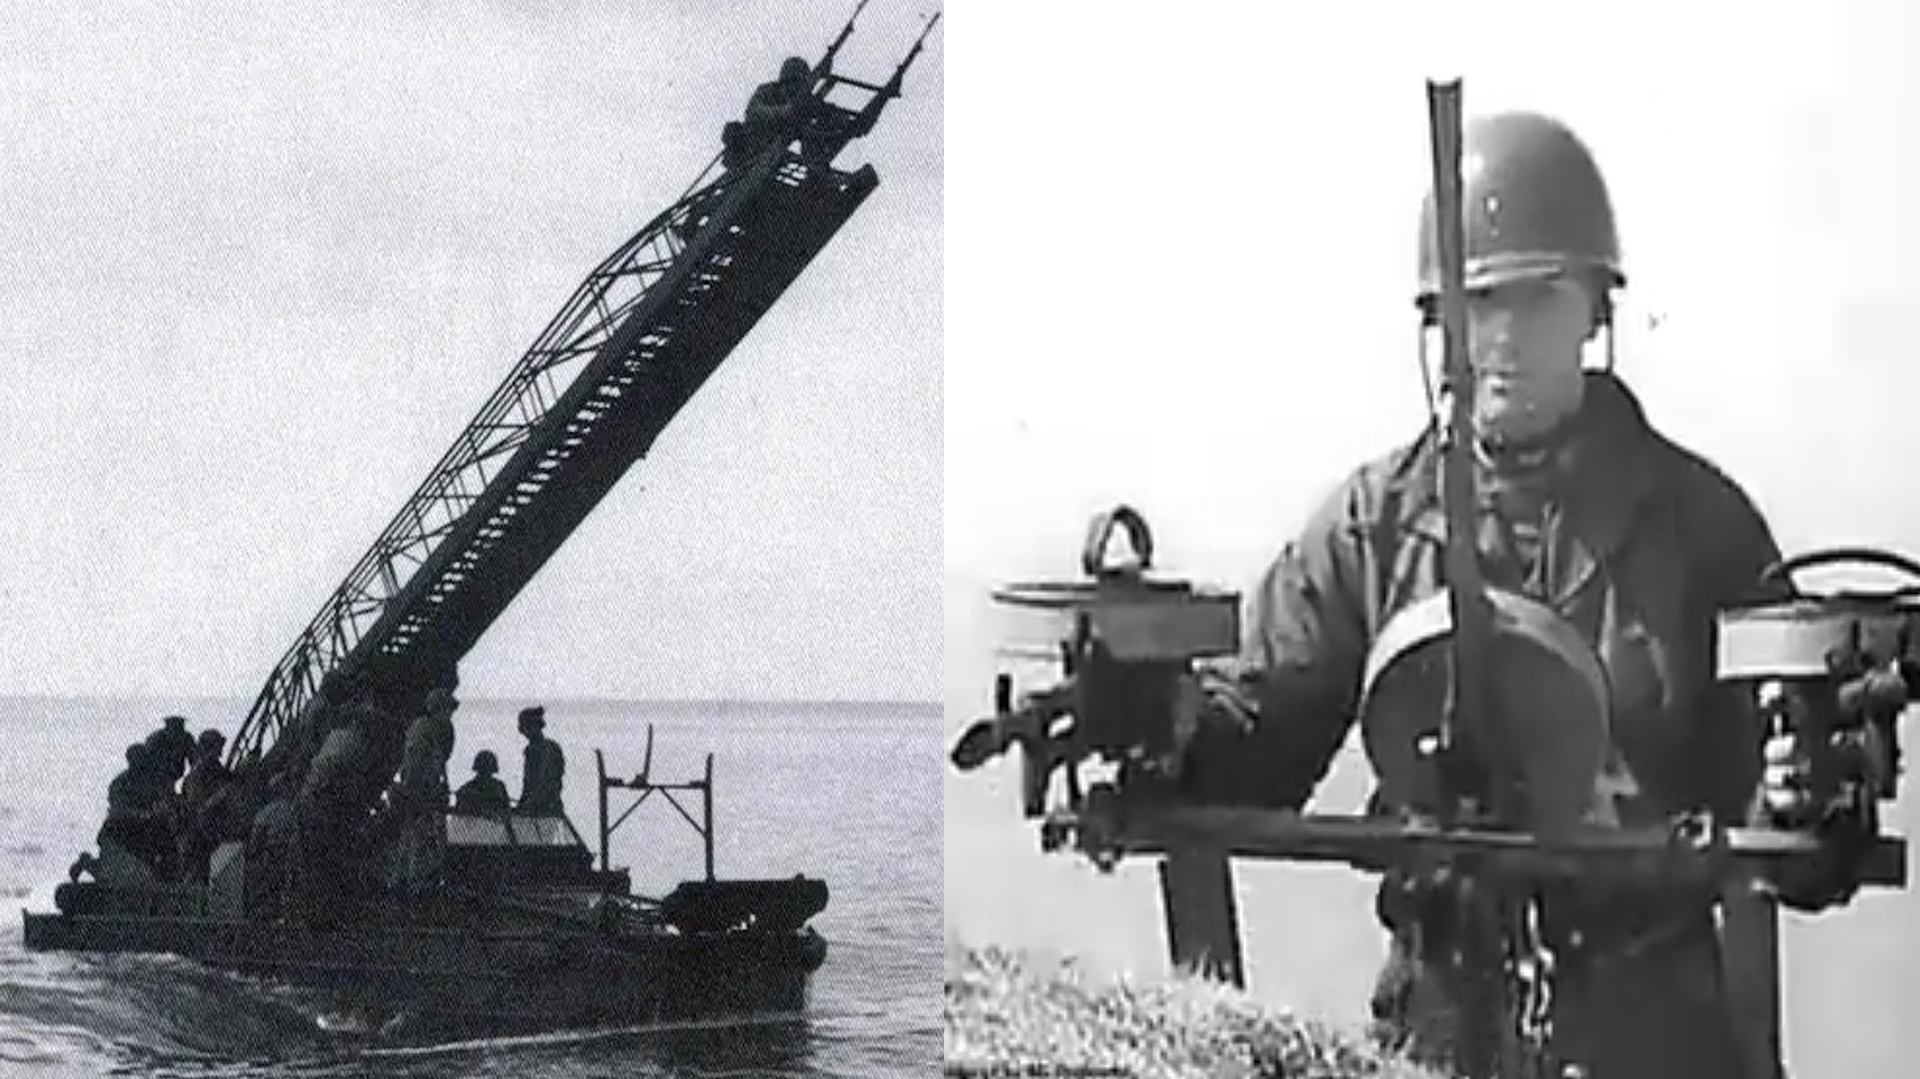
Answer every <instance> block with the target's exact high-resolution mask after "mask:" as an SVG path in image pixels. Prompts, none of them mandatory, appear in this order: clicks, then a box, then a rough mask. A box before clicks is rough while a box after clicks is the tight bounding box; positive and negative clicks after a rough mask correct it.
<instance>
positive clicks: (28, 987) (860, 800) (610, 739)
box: [0, 698, 942, 1079]
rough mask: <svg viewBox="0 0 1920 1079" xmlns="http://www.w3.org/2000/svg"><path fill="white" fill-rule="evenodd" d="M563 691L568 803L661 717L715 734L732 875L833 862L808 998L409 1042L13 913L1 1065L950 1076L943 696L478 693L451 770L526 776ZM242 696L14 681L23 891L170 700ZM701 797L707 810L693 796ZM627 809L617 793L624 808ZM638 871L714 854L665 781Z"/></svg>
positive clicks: (688, 762)
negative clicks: (945, 1071)
mask: <svg viewBox="0 0 1920 1079" xmlns="http://www.w3.org/2000/svg"><path fill="white" fill-rule="evenodd" d="M531 703H543V704H545V705H546V707H547V732H548V735H549V736H550V737H552V738H554V739H555V740H557V741H559V742H560V743H561V745H562V747H563V748H564V749H565V750H566V754H567V773H568V785H567V790H566V799H567V810H568V813H569V815H570V816H571V817H572V818H573V820H574V822H575V824H576V825H577V826H578V827H579V828H580V830H581V832H582V834H583V835H586V836H588V837H589V842H592V837H593V836H594V835H595V834H597V833H596V832H595V831H594V829H595V827H596V825H595V822H596V820H597V814H598V809H597V803H596V801H595V798H594V788H593V780H592V777H593V774H594V771H593V769H594V764H593V751H594V750H595V749H596V748H597V749H600V750H602V751H604V752H605V754H606V758H607V770H608V771H609V772H611V773H614V774H620V775H632V774H633V773H635V772H637V771H639V768H640V762H641V756H642V753H643V751H644V746H645V739H646V729H647V726H648V724H649V723H651V724H653V726H654V728H655V745H654V756H653V769H654V775H655V777H656V778H660V779H669V780H672V779H692V778H695V777H696V776H697V775H698V774H699V772H700V769H701V767H702V765H703V761H704V757H705V755H706V754H707V753H708V752H711V753H713V754H714V758H715V759H714V769H715V776H714V780H715V790H716V793H715V808H714V816H715V821H716V824H717V831H718V837H717V840H716V850H715V861H716V870H717V873H718V875H719V876H721V877H723V878H726V877H787V876H792V875H793V874H794V873H806V874H807V875H809V876H814V877H819V878H822V879H824V880H825V881H826V882H827V885H828V887H829V888H830V889H831V892H832V898H831V900H830V902H829V904H828V906H827V909H826V910H825V911H824V912H822V913H821V914H820V915H819V916H818V917H816V918H815V919H814V922H813V924H814V925H815V926H816V927H817V928H818V929H819V930H820V932H821V933H822V934H823V935H824V936H825V937H826V938H827V941H828V952H827V959H826V962H825V964H824V965H823V966H822V967H821V968H820V970H819V971H817V972H816V973H815V975H814V978H813V982H812V986H811V989H810V997H809V1000H808V1004H807V1007H806V1009H805V1011H804V1013H803V1014H800V1015H770V1016H759V1017H753V1018H750V1019H748V1020H744V1021H729V1022H725V1023H717V1024H711V1025H690V1026H675V1027H668V1028H661V1027H653V1028H631V1029H618V1030H606V1031H595V1032H589V1033H579V1034H560V1035H551V1036H542V1037H534V1038H520V1039H503V1040H493V1041H486V1040H482V1041H473V1042H464V1043H459V1044H453V1045H445V1046H438V1047H429V1048H425V1049H408V1050H404V1051H394V1050H389V1049H386V1048H383V1047H381V1046H379V1045H377V1044H375V1043H374V1042H372V1041H371V1040H370V1039H369V1038H367V1037H366V1036H365V1035H364V1034H360V1033H356V1032H354V1031H353V1030H352V1029H351V1027H350V1026H345V1027H343V1025H342V1024H341V1023H340V1022H338V1017H334V1016H328V1015H325V1014H324V1013H321V1012H319V1011H317V1010H316V1009H315V1008H313V1007H312V1006H311V1005H310V1004H308V1003H307V1002H306V1001H304V1000H303V999H301V997H300V995H299V994H298V993H294V992H289V991H285V990H282V989H278V988H275V987H272V986H267V985H262V984H258V983H256V982H253V981H251V980H248V979H243V978H238V977H233V976H229V975H225V974H220V973H217V972H212V971H208V970H205V969H203V968H200V967H198V966H196V965H195V964H192V963H187V962H184V961H180V960H175V959H170V958H161V957H144V956H121V957H107V958H97V957H86V956H78V955H65V954H30V953H28V952H26V951H25V950H24V949H23V947H22V945H21V930H20V923H19V922H18V921H15V922H14V923H13V926H12V928H10V929H7V930H5V931H0V1074H4V1075H8V1076H14V1075H21V1076H98V1075H102V1074H127V1075H192V1076H210V1077H211V1076H263V1077H264V1076H362V1075H368V1076H455V1075H461V1076H464V1075H502V1076H508V1075H511V1076H533V1077H552V1079H559V1077H568V1079H572V1077H586V1076H614V1075H618V1076H634V1077H650V1076H669V1075H673V1076H681V1075H685V1076H771V1077H783V1079H812V1077H825V1076H889V1075H899V1076H906V1075H915V1076H919V1075H927V1074H931V1073H932V1072H933V1071H934V1069H935V1062H936V1061H937V1059H938V1056H939V1053H940V1027H939V1014H938V999H939V988H938V984H939V983H938V978H939V970H940V954H939V952H940V938H939V933H938V930H937V923H938V922H939V912H940V904H941V895H940V885H941V866H942V862H941V808H940V803H939V801H938V800H937V796H936V791H935V773H936V765H935V764H934V763H933V762H934V759H935V757H934V754H935V748H934V744H933V737H934V731H936V730H937V729H938V727H937V723H936V720H935V718H934V710H933V708H932V706H930V705H926V706H922V705H873V704H830V705H773V704H718V703H716V704H706V703H702V704H672V705H662V704H642V703H612V702H594V703H578V704H569V703H566V702H557V701H542V702H533V701H500V702H486V701H477V702H476V701H469V702H466V703H465V704H463V706H462V708H461V709H460V712H459V713H458V714H457V715H456V716H455V726H456V729H457V732H458V741H457V743H456V746H455V751H454V758H453V767H452V768H451V769H450V773H451V778H452V779H453V781H454V782H455V783H456V784H457V783H459V782H463V781H464V780H465V778H466V777H467V775H469V774H470V765H471V762H472V760H473V755H474V753H476V752H477V751H479V750H481V749H491V750H493V751H494V752H495V753H496V754H498V755H499V757H500V760H501V763H502V766H503V767H502V773H503V774H502V778H503V779H505V780H507V782H508V785H509V787H517V784H518V782H519V772H520V767H519V762H520V747H521V746H522V745H523V744H524V743H522V742H521V740H520V739H519V736H518V735H517V734H515V732H514V715H515V713H516V712H517V711H518V710H519V709H520V708H521V707H523V706H524V705H526V704H531ZM245 704H246V702H242V701H214V702H206V701H168V700H155V701H98V700H48V699H8V698H0V739H4V747H5V748H4V750H0V893H4V894H5V896H6V897H7V898H10V899H13V900H16V901H17V906H18V907H20V908H23V909H32V910H50V909H52V893H53V888H54V886H55V885H56V884H58V883H60V882H61V881H64V880H65V879H66V869H67V866H68V864H69V863H70V862H71V861H72V860H73V857H74V855H75V853H76V852H78V851H80V850H82V849H86V848H89V847H91V846H92V842H93V835H94V832H95V830H96V829H97V828H98V827H99V825H100V817H101V814H102V813H103V812H104V811H105V808H106V800H105V798H106V784H107V781H108V780H109V779H111V778H112V776H113V775H114V773H115V771H116V770H117V769H118V767H119V766H121V764H122V753H123V751H124V749H125V747H126V745H127V744H128V743H129V742H132V741H135V740H138V739H139V738H140V737H142V736H144V735H145V734H146V732H147V731H148V730H149V729H151V728H152V727H153V726H154V725H156V724H157V722H158V720H159V719H160V717H162V716H164V715H166V714H168V713H169V712H175V711H177V712H179V713H180V714H182V715H185V716H187V717H188V718H189V720H190V721H191V722H190V727H191V728H192V729H194V730H196V731H197V730H198V729H199V728H200V727H201V726H203V725H211V726H216V727H220V728H222V729H223V730H225V731H226V732H227V733H228V734H231V733H232V732H233V730H234V727H235V726H236V723H237V720H238V719H239V718H240V717H241V716H242V715H243V714H244V712H245ZM689 808H690V809H692V810H694V811H695V812H696V814H697V806H696V805H689ZM616 812H617V804H616ZM613 860H614V862H615V864H616V865H618V864H625V865H627V866H629V867H631V869H632V871H633V881H634V890H635V891H637V892H640V893H643V894H650V895H659V894H663V893H664V892H665V891H667V890H669V889H671V888H672V887H673V885H674V884H675V883H676V882H678V881H680V880H682V879H686V878H690V877H697V876H699V875H700V874H701V872H702V866H701V848H700V841H699V838H698V836H697V835H696V833H694V831H693V830H692V829H690V828H688V827H687V826H686V823H685V822H684V821H682V820H681V819H680V818H679V817H678V815H677V814H675V813H673V811H672V808H671V807H670V806H667V805H664V804H660V803H659V800H658V799H657V798H656V799H651V800H649V801H648V803H647V804H646V805H645V806H643V807H642V808H641V810H640V811H639V812H638V813H636V814H635V815H634V817H633V818H631V819H630V820H629V821H628V823H627V824H625V825H624V826H623V827H622V828H621V829H620V830H619V831H618V832H616V833H615V834H614V841H613Z"/></svg>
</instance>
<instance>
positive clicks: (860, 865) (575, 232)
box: [0, 0, 946, 1079]
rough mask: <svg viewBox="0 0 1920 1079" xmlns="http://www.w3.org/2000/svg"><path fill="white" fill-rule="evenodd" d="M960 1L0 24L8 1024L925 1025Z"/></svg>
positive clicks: (416, 1051)
mask: <svg viewBox="0 0 1920 1079" xmlns="http://www.w3.org/2000/svg"><path fill="white" fill-rule="evenodd" d="M945 29H946V27H945V23H944V20H943V17H942V13H941V11H940V10H939V7H938V5H936V4H915V3H904V2H894V0H846V2H845V3H835V4H819V3H802V2H798V0H746V2H741V3H730V4H724V5H721V4H706V3H692V2H685V0H674V2H667V3H657V4H629V3H609V2H601V0H566V2H559V3H545V4H536V3H503V2H482V3H474V4H441V3H399V4H382V3H371V2H364V0H321V2H318V3H311V4H302V5H282V4H264V3H228V2H220V3H214V4H205V5H193V4H164V3H162V4H154V3H135V4H106V3H94V2H81V3H73V4H61V5H38V6H29V7H22V8H19V9H17V10H12V11H9V13H8V18H7V33H6V34H5V35H4V44H0V159H3V160H4V166H3V167H0V252H4V254H0V327H3V328H0V341H3V342H4V350H5V352H6V353H7V355H8V357H9V359H8V361H7V363H6V364H5V379H6V388H5V391H4V395H3V396H0V402H3V403H0V430H4V432H5V435H4V439H5V443H4V448H5V453H4V456H5V459H6V467H5V469H4V470H0V507H3V508H4V512H0V522H4V523H0V545H3V546H4V549H5V551H6V556H5V558H4V559H0V624H4V626H5V629H4V630H3V631H0V640H3V641H4V647H0V734H4V737H5V739H6V749H5V750H4V751H3V752H0V792H4V793H0V830H4V832H5V833H6V838H5V840H4V842H0V889H4V890H5V894H6V895H8V896H11V897H12V898H13V899H15V900H16V901H17V902H16V904H15V905H16V907H17V909H18V911H19V914H18V917H19V921H17V922H15V923H14V926H15V928H13V929H11V930H9V931H7V932H4V933H0V1073H4V1074H6V1075H8V1076H15V1075H18V1076H28V1077H38V1076H44V1077H66V1076H73V1077H83V1076H84V1077H94V1076H100V1075H108V1074H114V1075H141V1076H145V1075H173V1076H185V1075H190V1076H204V1077H240V1076H249V1077H262V1079H265V1077H285V1076H303V1077H306V1076H310V1077H319V1076H340V1077H347V1076H352V1077H361V1076H419V1077H427V1076H447V1077H451V1076H470V1075H499V1076H515V1077H520V1076H527V1077H550V1079H561V1077H566V1079H581V1077H590V1076H622V1077H636V1076H638V1077H646V1076H659V1077H666V1076H722V1075H728V1076H745V1075H751V1076H769V1077H776V1079H815V1077H828V1076H847V1077H852V1076H908V1075H915V1076H917V1075H925V1074H928V1073H929V1072H931V1071H932V1070H933V1069H934V1067H935V1062H936V1061H937V1060H938V1059H939V1054H940V1041H939V1035H938V1033H937V1028H936V1019H935V1013H936V1001H937V991H936V970H937V968H938V966H939V939H938V935H937V933H936V922H937V921H938V913H939V910H940V907H941V902H942V900H941V896H940V892H939V885H940V881H941V874H942V870H943V868H944V865H943V860H942V857H941V853H942V845H943V839H944V837H943V835H942V833H941V828H940V823H941V820H942V813H941V808H942V807H941V802H940V801H939V799H938V798H937V795H936V787H935V784H936V778H937V776H938V774H939V768H940V763H939V762H940V760H941V759H942V758H941V751H940V749H939V739H940V734H941V728H940V725H939V723H938V721H937V715H938V713H939V710H940V707H939V705H938V703H937V692H936V684H937V680H938V678H939V673H938V672H939V670H940V666H941V661H942V658H943V655H942V646H943V643H944V642H943V638H942V621H941V617H940V611H941V606H942V599H943V596H942V590H941V589H940V588H939V587H938V586H937V583H936V573H935V567H936V566H937V565H938V564H939V563H940V561H941V555H942V541H943V537H942V534H941V531H940V523H941V512H942V499H943V484H942V480H943V470H944V460H943V455H942V452H941V451H942V388H943V384H942V378H943V338H944V328H943V304H944V286H943V258H944V253H943V244H944V232H943V223H944V215H945V205H944V194H943V190H942V186H943V178H944V172H945V167H944V131H943V124H944V115H945V105H944V92H943V86H944V82H945V75H944V67H945V65H944V56H945V53H946V42H945Z"/></svg>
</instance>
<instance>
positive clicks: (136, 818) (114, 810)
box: [67, 742, 177, 884]
mask: <svg viewBox="0 0 1920 1079" xmlns="http://www.w3.org/2000/svg"><path fill="white" fill-rule="evenodd" d="M170 795H171V791H170V790H169V789H168V788H167V786H166V784H165V782H164V780H162V779H161V777H160V773H159V771H158V770H157V769H156V768H155V767H154V751H153V750H152V749H151V748H149V745H148V743H146V742H135V743H134V744H132V745H130V746H128V747H127V767H126V769H125V770H124V771H122V772H121V773H120V774H119V775H117V776H114V777H113V780H112V781H111V782H109V783H108V784H107V818H106V820H105V822H103V823H102V824H101V825H100V831H99V833H98V834H97V835H96V836H95V838H94V841H95V842H96V843H97V844H98V845H99V850H100V853H99V855H98V856H97V857H96V856H94V855H91V854H82V855H80V857H79V858H78V859H77V860H76V861H75V862H74V863H73V865H72V867H71V868H69V869H68V870H67V875H68V876H69V877H71V878H72V879H73V880H75V881H78V880H79V879H80V877H81V875H82V874H91V875H92V876H93V878H94V879H95V880H97V881H99V882H101V883H103V884H111V883H128V884H144V883H149V882H151V881H155V880H162V881H164V880H171V879H172V878H173V875H174V871H175V862H176V860H177V855H176V852H175V850H174V830H173V811H172V807H171V805H170V804H169V801H170Z"/></svg>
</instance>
